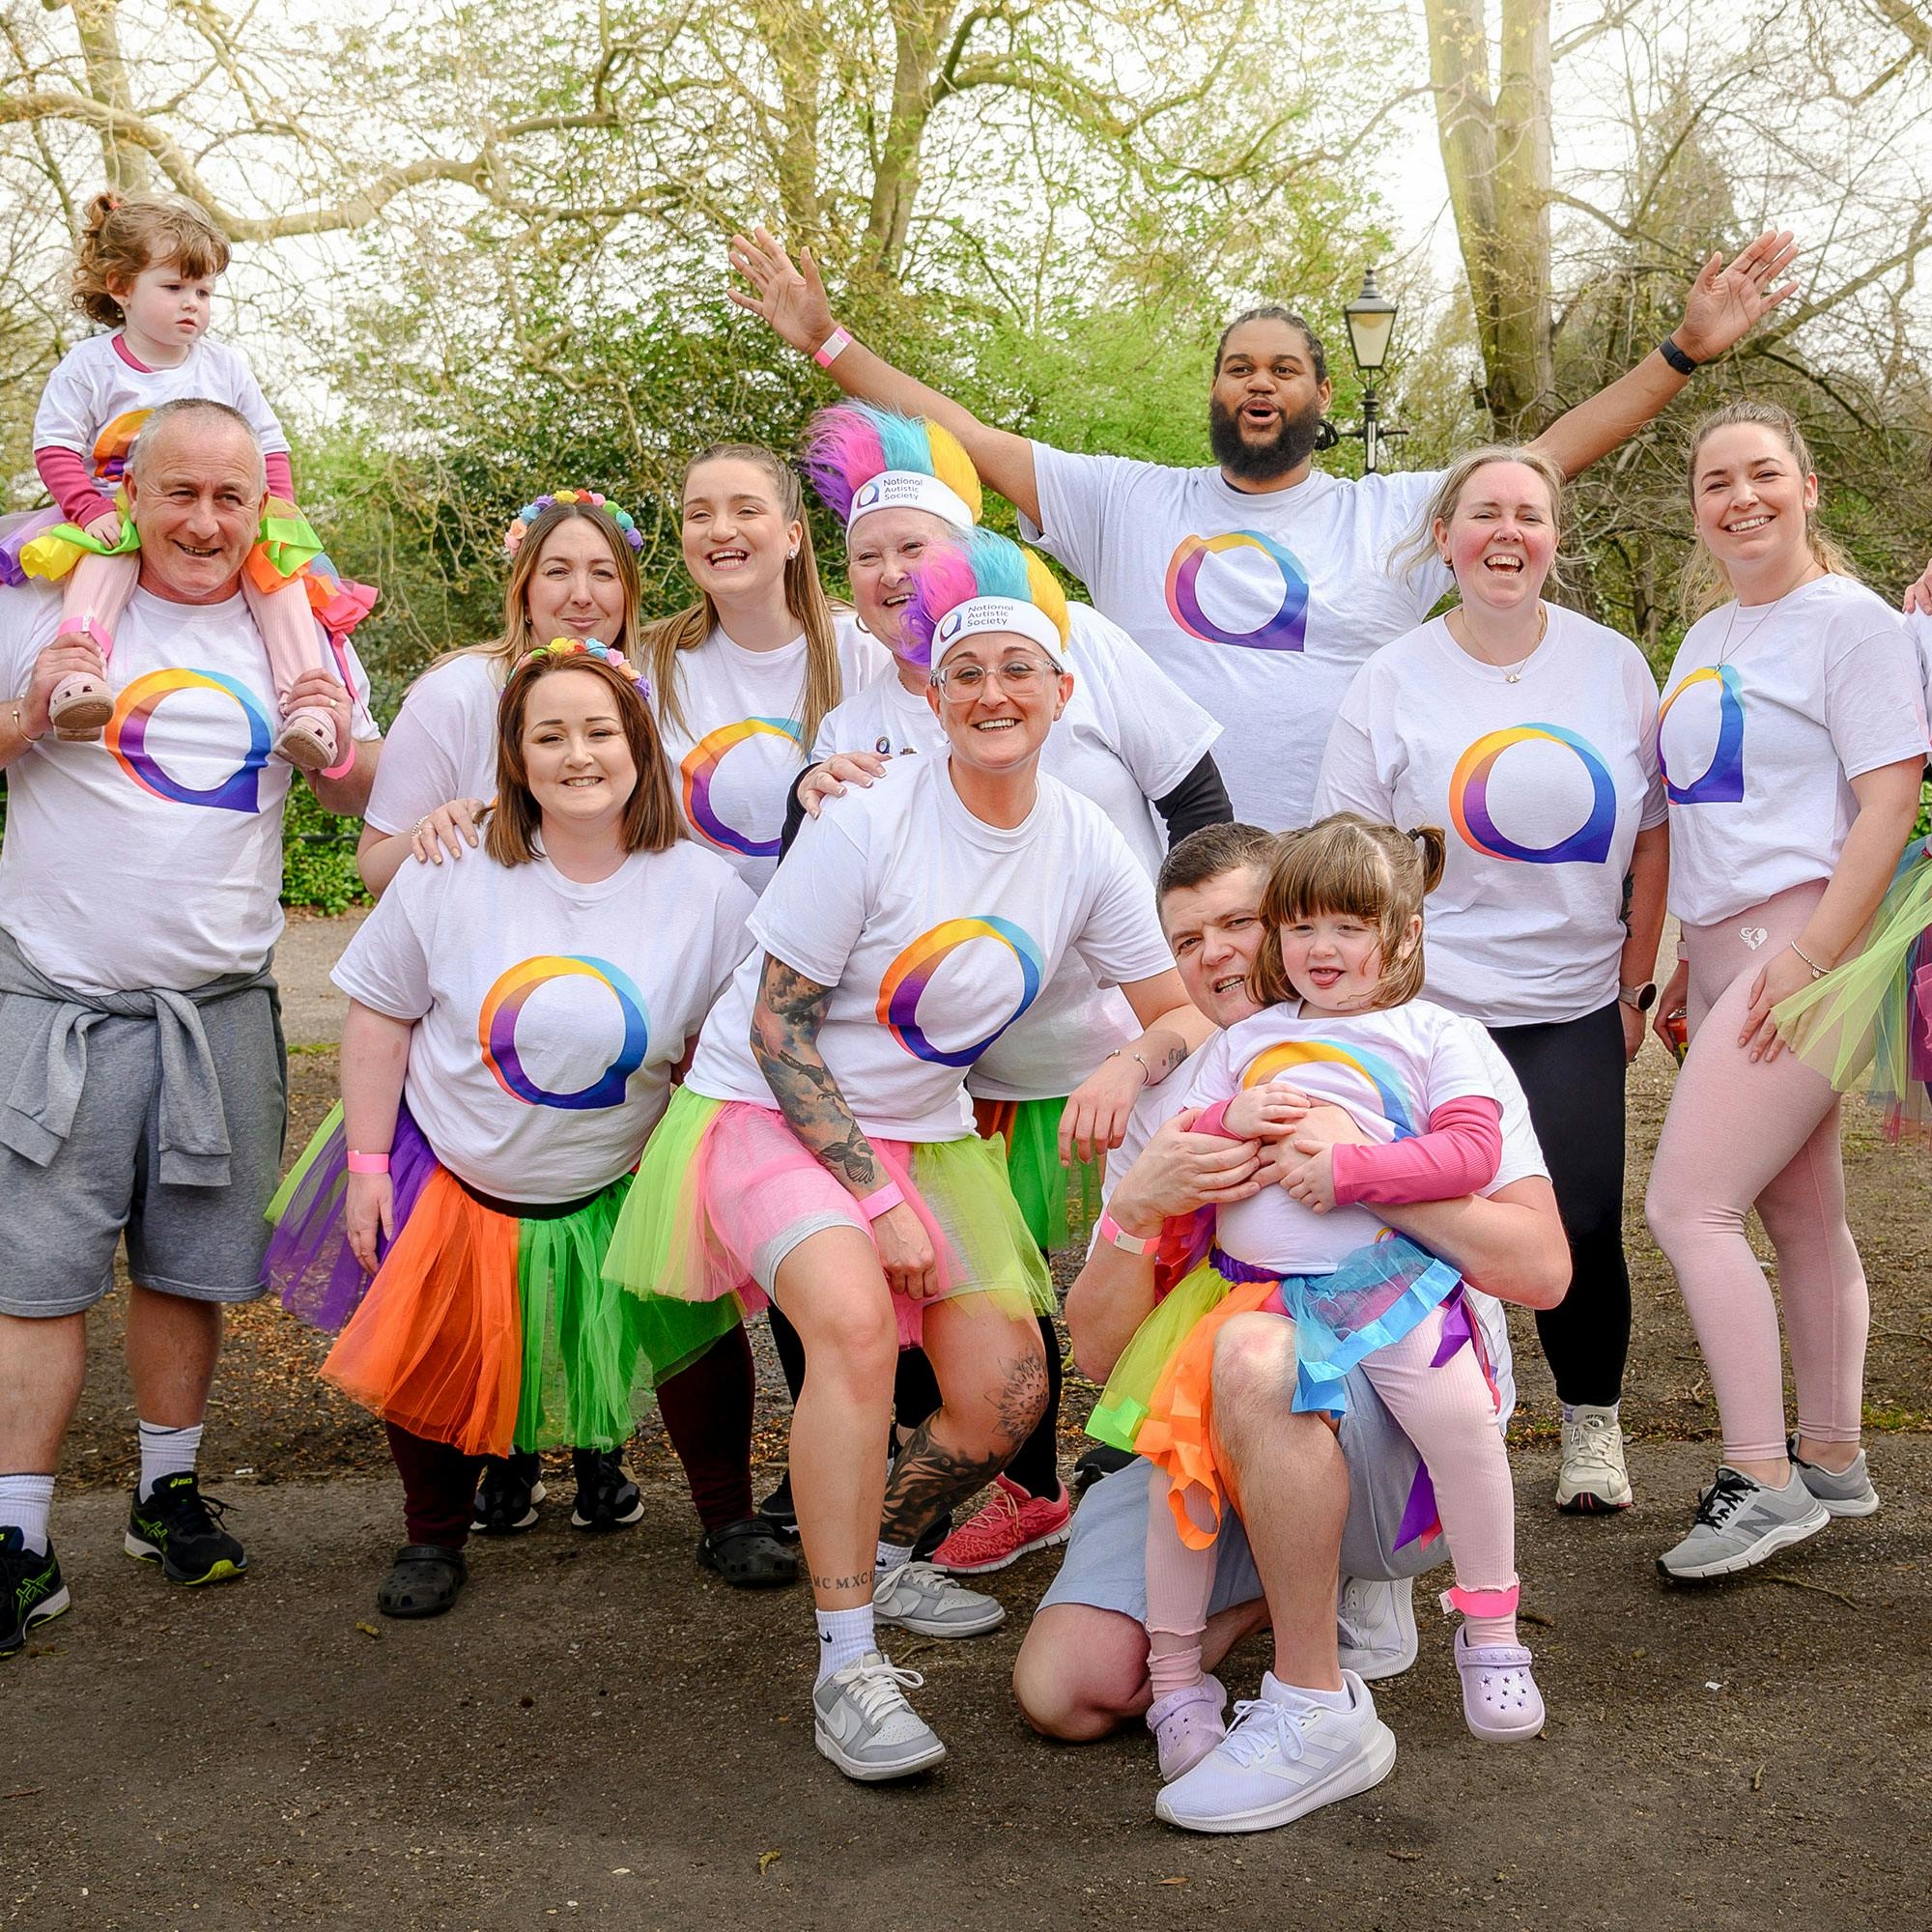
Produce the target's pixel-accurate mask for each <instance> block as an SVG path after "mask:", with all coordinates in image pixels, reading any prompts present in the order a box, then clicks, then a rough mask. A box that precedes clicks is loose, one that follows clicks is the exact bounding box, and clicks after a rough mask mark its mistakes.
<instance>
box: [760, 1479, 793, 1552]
mask: <svg viewBox="0 0 1932 1932" xmlns="http://www.w3.org/2000/svg"><path fill="white" fill-rule="evenodd" d="M758 1514H759V1516H761V1517H762V1518H763V1519H764V1520H765V1524H766V1526H767V1527H768V1528H769V1529H770V1530H771V1532H772V1534H773V1535H774V1536H783V1537H789V1538H790V1539H791V1540H792V1541H793V1542H796V1541H797V1540H798V1511H797V1510H795V1509H794V1508H793V1507H792V1501H791V1471H790V1470H789V1469H786V1471H785V1472H784V1474H783V1475H782V1476H781V1478H780V1479H779V1486H778V1488H777V1489H775V1490H774V1491H773V1492H771V1494H770V1495H768V1496H767V1497H766V1498H765V1499H764V1501H763V1502H761V1503H760V1504H759V1505H758Z"/></svg>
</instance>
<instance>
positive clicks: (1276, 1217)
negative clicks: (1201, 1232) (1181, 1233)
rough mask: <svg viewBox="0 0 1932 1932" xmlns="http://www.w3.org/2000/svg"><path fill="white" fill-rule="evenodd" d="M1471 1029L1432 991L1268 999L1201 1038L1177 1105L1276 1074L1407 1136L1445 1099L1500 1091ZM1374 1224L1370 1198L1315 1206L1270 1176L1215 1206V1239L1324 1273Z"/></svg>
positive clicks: (1377, 1225) (1287, 1270) (1265, 1263)
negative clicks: (1315, 1001)
mask: <svg viewBox="0 0 1932 1932" xmlns="http://www.w3.org/2000/svg"><path fill="white" fill-rule="evenodd" d="M1473 1031H1474V1029H1473V1026H1472V1024H1471V1022H1469V1021H1468V1020H1465V1019H1463V1018H1462V1017H1461V1016H1460V1015H1458V1014H1456V1013H1452V1012H1451V1011H1449V1009H1447V1008H1446V1007H1438V1006H1437V1005H1435V1002H1434V1001H1433V1000H1410V1001H1408V1002H1406V1004H1405V1005H1403V1006H1400V1007H1389V1008H1386V1009H1382V1010H1380V1011H1378V1012H1369V1013H1308V1014H1301V1013H1298V1012H1295V1011H1292V1010H1291V1009H1289V1008H1288V1007H1285V1006H1281V1007H1269V1008H1268V1009H1265V1010H1264V1011H1263V1012H1259V1013H1256V1014H1255V1015H1254V1016H1253V1017H1252V1018H1249V1019H1245V1020H1242V1021H1241V1022H1240V1023H1239V1024H1238V1025H1237V1026H1232V1027H1230V1028H1229V1029H1228V1030H1227V1032H1226V1033H1224V1034H1221V1035H1220V1036H1219V1037H1217V1038H1215V1039H1213V1040H1211V1041H1210V1042H1209V1043H1208V1051H1207V1052H1206V1053H1205V1054H1204V1055H1203V1056H1202V1060H1201V1065H1199V1066H1198V1067H1197V1068H1196V1069H1195V1073H1194V1080H1193V1084H1192V1085H1191V1086H1190V1087H1189V1088H1188V1090H1187V1105H1189V1106H1191V1107H1208V1106H1212V1105H1213V1104H1214V1103H1215V1102H1216V1101H1217V1100H1229V1099H1233V1098H1234V1096H1235V1095H1236V1094H1239V1093H1241V1092H1243V1091H1244V1090H1245V1089H1247V1088H1249V1087H1256V1086H1260V1085H1262V1084H1263V1083H1264V1082H1269V1081H1275V1080H1285V1081H1286V1082H1287V1083H1288V1084H1289V1085H1291V1086H1293V1087H1295V1088H1298V1089H1299V1090H1300V1091H1301V1092H1302V1093H1304V1094H1307V1095H1308V1096H1309V1098H1310V1099H1314V1100H1325V1101H1328V1102H1331V1103H1332V1104H1333V1105H1335V1106H1338V1107H1340V1108H1342V1109H1343V1110H1344V1111H1345V1112H1346V1113H1347V1114H1348V1115H1349V1117H1350V1119H1351V1120H1352V1121H1353V1122H1355V1124H1356V1125H1357V1126H1358V1127H1360V1128H1361V1129H1362V1131H1363V1132H1364V1133H1366V1134H1368V1135H1369V1136H1370V1138H1371V1139H1373V1140H1375V1141H1377V1142H1379V1143H1382V1144H1384V1145H1385V1144H1387V1143H1388V1142H1390V1141H1395V1140H1406V1139H1408V1138H1409V1137H1410V1136H1412V1135H1415V1134H1423V1133H1427V1132H1428V1131H1429V1118H1430V1116H1431V1115H1432V1114H1433V1113H1435V1109H1436V1108H1437V1107H1439V1106H1441V1105H1442V1104H1443V1103H1444V1102H1445V1101H1449V1100H1456V1099H1461V1098H1463V1097H1464V1096H1465V1095H1468V1094H1478V1095H1481V1096H1482V1097H1484V1098H1486V1099H1492V1100H1497V1099H1498V1096H1497V1094H1496V1092H1495V1088H1494V1084H1493V1082H1492V1079H1491V1077H1490V1071H1489V1068H1488V1066H1487V1065H1485V1063H1484V1060H1483V1057H1482V1055H1481V1054H1480V1053H1479V1052H1478V1051H1477V1049H1476V1045H1475V1041H1474V1040H1473V1039H1472V1038H1471V1037H1470V1036H1471V1034H1472V1032H1473ZM1500 1104H1501V1103H1500V1101H1499V1100H1498V1107H1500ZM1383 1225H1384V1224H1383V1222H1382V1220H1381V1218H1380V1217H1379V1216H1378V1214H1377V1213H1376V1212H1375V1210H1374V1209H1373V1208H1368V1207H1361V1206H1357V1207H1351V1208H1335V1209H1334V1210H1333V1211H1332V1212H1330V1213H1327V1214H1316V1213H1313V1212H1311V1211H1310V1210H1309V1209H1308V1208H1304V1207H1302V1206H1301V1204H1300V1203H1299V1202H1297V1201H1294V1200H1292V1199H1291V1198H1290V1196H1289V1194H1288V1191H1287V1190H1286V1189H1285V1188H1280V1187H1268V1188H1264V1189H1263V1190H1262V1192H1261V1193H1260V1194H1258V1195H1256V1196H1255V1197H1254V1198H1253V1199H1252V1200H1250V1201H1237V1202H1236V1203H1234V1205H1233V1206H1231V1207H1228V1208H1221V1209H1220V1210H1219V1211H1218V1213H1217V1215H1216V1220H1215V1239H1216V1240H1217V1241H1219V1243H1220V1244H1221V1246H1222V1247H1223V1248H1225V1249H1226V1250H1227V1251H1228V1253H1229V1254H1231V1255H1234V1256H1236V1257H1237V1258H1238V1259H1240V1260H1241V1261H1244V1262H1250V1263H1252V1264H1254V1265H1255V1266H1257V1267H1270V1268H1279V1269H1280V1270H1281V1271H1282V1273H1284V1274H1324V1273H1326V1272H1327V1271H1328V1270H1329V1269H1331V1268H1333V1267H1334V1266H1335V1265H1336V1264H1338V1263H1339V1262H1340V1261H1341V1260H1342V1259H1343V1257H1344V1256H1346V1255H1350V1254H1352V1253H1353V1252H1354V1251H1355V1250H1356V1249H1357V1248H1362V1247H1366V1246H1367V1245H1368V1244H1369V1243H1370V1242H1371V1241H1373V1240H1374V1239H1375V1237H1376V1236H1377V1235H1378V1234H1379V1233H1380V1232H1381V1230H1382V1227H1383Z"/></svg>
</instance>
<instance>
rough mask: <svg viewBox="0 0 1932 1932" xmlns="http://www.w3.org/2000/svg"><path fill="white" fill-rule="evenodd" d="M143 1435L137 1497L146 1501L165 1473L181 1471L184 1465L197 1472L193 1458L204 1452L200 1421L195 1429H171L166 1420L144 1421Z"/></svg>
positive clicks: (191, 1471)
mask: <svg viewBox="0 0 1932 1932" xmlns="http://www.w3.org/2000/svg"><path fill="white" fill-rule="evenodd" d="M138 1434H139V1435H140V1438H141V1487H140V1490H139V1492H137V1495H138V1500H140V1501H141V1502H146V1501H147V1500H148V1498H149V1497H150V1496H151V1495H153V1494H154V1493H155V1485H156V1483H158V1482H159V1481H160V1480H161V1478H162V1477H163V1476H174V1475H179V1474H180V1473H181V1472H182V1471H183V1470H184V1469H185V1470H186V1471H187V1473H188V1474H189V1475H190V1476H191V1475H193V1474H194V1459H195V1458H196V1457H197V1456H199V1455H200V1454H201V1424H200V1423H198V1422H197V1423H196V1424H195V1425H194V1427H193V1428H192V1429H170V1428H168V1427H167V1425H166V1424H165V1423H160V1422H144V1423H142V1424H141V1426H140V1429H139V1431H138Z"/></svg>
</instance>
